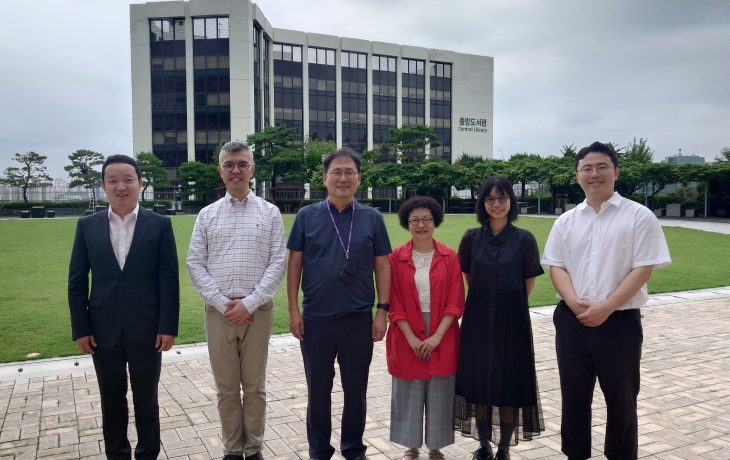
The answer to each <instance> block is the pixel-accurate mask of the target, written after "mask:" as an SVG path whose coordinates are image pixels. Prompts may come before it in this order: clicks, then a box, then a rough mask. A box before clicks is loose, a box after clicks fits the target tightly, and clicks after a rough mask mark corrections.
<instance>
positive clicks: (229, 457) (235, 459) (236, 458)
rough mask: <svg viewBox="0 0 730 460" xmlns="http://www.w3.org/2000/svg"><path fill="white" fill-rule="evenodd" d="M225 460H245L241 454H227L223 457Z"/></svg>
mask: <svg viewBox="0 0 730 460" xmlns="http://www.w3.org/2000/svg"><path fill="white" fill-rule="evenodd" d="M223 460H243V455H241V454H226V455H224V456H223Z"/></svg>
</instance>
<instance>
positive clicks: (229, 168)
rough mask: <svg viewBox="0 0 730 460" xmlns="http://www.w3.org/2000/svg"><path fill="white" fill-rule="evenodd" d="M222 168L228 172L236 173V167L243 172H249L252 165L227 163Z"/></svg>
mask: <svg viewBox="0 0 730 460" xmlns="http://www.w3.org/2000/svg"><path fill="white" fill-rule="evenodd" d="M221 166H222V167H223V169H225V170H226V171H228V172H233V171H235V170H236V167H238V169H240V170H241V171H242V172H246V171H248V168H250V167H251V163H246V162H243V161H242V162H241V163H232V162H225V163H223V164H222V165H221Z"/></svg>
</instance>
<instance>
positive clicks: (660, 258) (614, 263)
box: [541, 192, 672, 310]
mask: <svg viewBox="0 0 730 460" xmlns="http://www.w3.org/2000/svg"><path fill="white" fill-rule="evenodd" d="M671 261H672V260H671V258H670V256H669V248H668V247H667V241H666V239H665V238H664V232H662V228H661V225H660V224H659V221H658V220H657V218H656V216H655V215H654V213H652V212H651V211H650V210H649V209H648V208H646V207H645V206H643V205H641V204H639V203H636V202H634V201H631V200H628V199H626V198H623V197H622V196H621V195H619V194H618V192H614V194H613V196H612V197H611V198H610V199H609V200H608V201H606V202H604V203H603V204H602V205H601V209H600V211H599V212H596V211H595V210H594V209H593V208H592V207H591V206H589V205H588V203H587V202H586V201H585V200H584V201H583V202H582V203H581V204H579V205H578V206H576V207H575V208H573V209H571V210H570V211H568V212H566V213H565V214H563V215H561V216H560V217H559V218H558V219H557V220H556V221H555V224H554V225H553V228H552V230H551V231H550V235H549V236H548V240H547V243H546V244H545V251H544V252H543V255H542V260H541V262H542V264H543V265H549V266H553V267H562V268H564V269H565V270H567V272H568V274H569V275H570V280H571V281H572V283H573V289H574V290H575V294H576V296H577V297H578V298H579V299H583V300H586V301H589V302H598V303H600V302H603V301H604V300H606V298H607V297H608V296H609V295H611V293H613V291H615V290H616V288H617V287H618V285H619V284H620V283H621V281H623V279H624V278H626V276H627V275H628V274H629V272H630V271H631V270H633V269H634V268H637V267H645V266H652V267H653V268H661V267H665V266H667V265H669V264H670V263H671ZM558 297H559V296H558ZM648 298H649V295H648V293H647V288H646V284H644V285H643V286H642V287H641V289H640V290H639V291H638V292H637V293H636V294H635V295H634V296H633V297H632V298H631V299H629V301H628V302H626V304H624V305H623V306H621V307H620V309H621V310H626V309H630V308H640V307H641V306H643V305H644V304H645V303H646V301H647V300H648Z"/></svg>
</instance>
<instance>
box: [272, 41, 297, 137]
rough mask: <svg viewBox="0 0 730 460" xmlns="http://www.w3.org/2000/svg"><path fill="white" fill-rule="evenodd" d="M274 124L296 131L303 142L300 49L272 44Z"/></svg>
mask: <svg viewBox="0 0 730 460" xmlns="http://www.w3.org/2000/svg"><path fill="white" fill-rule="evenodd" d="M272 50H273V55H274V56H273V58H274V124H275V125H277V126H278V125H286V126H288V127H290V128H293V129H296V130H297V132H298V133H299V135H300V136H301V139H302V141H300V142H303V140H304V121H303V116H302V115H303V113H302V107H303V101H302V98H303V95H304V92H303V86H302V47H301V46H299V45H288V44H286V43H274V45H273V47H272Z"/></svg>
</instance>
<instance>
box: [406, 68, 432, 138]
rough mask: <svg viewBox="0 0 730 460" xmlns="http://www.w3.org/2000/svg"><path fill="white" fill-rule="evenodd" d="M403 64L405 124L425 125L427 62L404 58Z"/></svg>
mask: <svg viewBox="0 0 730 460" xmlns="http://www.w3.org/2000/svg"><path fill="white" fill-rule="evenodd" d="M401 65H402V69H401V73H402V74H403V75H402V78H403V85H402V88H403V101H402V102H403V105H402V107H403V110H402V115H403V118H402V121H403V126H404V127H406V126H415V125H423V124H425V123H426V98H425V92H426V78H425V75H424V74H425V72H424V70H425V69H424V67H425V65H426V63H425V61H421V60H418V59H403V60H402V61H401Z"/></svg>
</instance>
